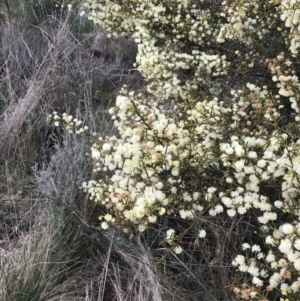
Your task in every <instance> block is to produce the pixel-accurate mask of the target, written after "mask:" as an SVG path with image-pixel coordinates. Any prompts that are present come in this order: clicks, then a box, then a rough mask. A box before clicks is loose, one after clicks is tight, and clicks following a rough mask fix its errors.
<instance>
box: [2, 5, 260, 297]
mask: <svg viewBox="0 0 300 301" xmlns="http://www.w3.org/2000/svg"><path fill="white" fill-rule="evenodd" d="M12 2H15V3H14V4H16V3H17V2H18V1H12ZM12 2H9V3H8V2H5V5H4V6H3V11H4V13H3V15H2V23H1V28H0V30H1V37H0V38H1V45H0V47H1V50H0V63H1V66H0V67H1V68H0V299H1V300H6V301H25V300H28V301H35V300H41V301H42V300H47V301H50V300H53V301H54V300H61V301H63V300H64V301H67V300H70V301H71V300H85V301H96V300H106V301H110V300H111V301H112V300H117V301H127V300H128V301H133V300H136V301H146V300H147V301H150V300H153V301H160V300H161V301H162V300H176V301H177V300H178V301H181V300H182V301H196V300H197V301H200V300H206V301H214V300H215V301H222V300H224V301H227V300H230V299H231V297H232V295H231V292H230V289H229V287H228V285H229V283H230V280H231V279H230V277H231V275H232V268H231V266H230V263H231V260H232V257H231V255H232V254H238V249H236V248H239V246H240V245H241V243H240V242H241V241H244V238H246V237H248V240H251V239H252V236H253V232H254V230H255V226H253V224H254V223H251V220H252V218H251V216H250V215H248V216H244V217H243V218H240V219H238V218H236V219H235V220H234V219H229V218H227V217H226V215H224V216H221V217H219V218H218V219H216V218H214V219H210V218H209V217H207V218H204V219H203V220H202V221H201V222H202V223H205V224H206V229H208V230H207V231H210V233H208V236H209V237H210V239H209V240H207V241H206V242H202V241H200V240H199V241H198V240H196V241H195V240H194V239H193V238H190V239H189V238H185V241H183V242H182V243H183V245H185V250H187V251H186V252H185V254H184V256H182V257H180V258H179V257H177V256H176V255H175V254H173V253H171V252H168V251H166V249H164V246H163V245H159V241H161V237H162V230H166V226H165V225H164V223H161V224H160V225H159V226H157V227H156V228H153V229H149V231H148V232H147V234H138V235H136V236H135V238H130V237H129V236H126V235H124V234H120V233H118V232H117V231H115V230H111V231H108V232H105V233H104V232H103V231H102V230H101V227H100V225H99V222H98V216H99V213H100V212H101V211H103V210H104V209H103V208H101V207H100V206H95V205H94V204H93V203H92V202H91V201H89V199H88V196H87V195H86V194H85V193H84V192H83V191H82V190H80V188H79V187H80V183H81V182H82V181H84V180H86V179H87V178H89V176H90V169H91V168H90V164H91V162H90V160H89V157H88V156H86V152H88V151H89V147H90V142H89V140H88V138H82V137H76V136H74V135H71V134H67V133H65V132H64V131H63V130H62V129H61V130H60V129H56V128H54V127H53V126H52V125H51V124H48V123H47V120H46V116H47V115H48V114H49V113H52V112H53V111H54V110H56V111H59V112H67V113H70V114H72V115H73V116H76V117H77V118H79V119H81V120H84V121H85V122H86V124H87V125H88V126H89V128H90V129H91V131H97V132H100V133H103V134H106V133H107V134H109V133H112V132H113V131H114V129H113V127H112V124H111V122H110V119H109V115H108V114H107V108H108V107H109V106H110V103H113V101H114V97H115V95H116V93H117V91H118V90H119V89H120V87H121V86H122V85H123V84H124V83H126V84H127V85H129V86H131V87H132V88H134V89H142V88H143V80H142V78H141V76H140V75H139V74H137V73H136V72H135V71H134V70H132V63H133V61H134V54H135V45H134V43H133V42H132V41H131V40H129V39H127V38H123V39H118V40H107V39H106V38H104V37H103V36H102V35H101V33H99V30H98V29H95V28H94V27H93V26H92V24H91V23H89V21H88V20H86V19H85V18H80V17H79V16H78V11H76V9H74V10H73V11H71V12H68V10H67V9H64V10H60V9H55V7H54V6H51V5H50V4H49V3H50V2H49V1H48V2H47V1H44V4H43V5H42V6H41V7H39V8H38V9H39V11H38V12H39V14H37V13H36V12H37V8H36V10H33V9H32V8H30V7H29V8H28V7H27V6H24V7H23V6H22V5H21V4H19V5H14V4H13V3H12ZM36 3H37V2H36ZM45 3H46V4H45ZM47 3H48V4H47ZM6 4H7V5H6ZM8 9H9V10H8ZM176 227H178V228H179V229H180V227H181V225H180V224H179V223H178V221H176V220H174V221H173V228H176ZM132 231H134V229H132ZM241 233H242V234H243V237H242V236H241ZM249 242H250V241H249Z"/></svg>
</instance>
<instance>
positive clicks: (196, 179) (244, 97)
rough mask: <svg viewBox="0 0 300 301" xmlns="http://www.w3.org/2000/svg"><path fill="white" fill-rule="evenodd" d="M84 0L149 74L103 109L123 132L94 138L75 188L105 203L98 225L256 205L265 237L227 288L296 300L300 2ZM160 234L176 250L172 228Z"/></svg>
mask: <svg viewBox="0 0 300 301" xmlns="http://www.w3.org/2000/svg"><path fill="white" fill-rule="evenodd" d="M85 2H86V8H87V10H88V11H89V13H90V19H91V20H93V21H94V22H95V23H98V24H100V26H101V27H102V28H103V29H105V30H106V31H107V33H108V36H111V35H114V36H117V35H122V34H130V35H132V36H133V37H134V39H135V41H136V43H137V45H138V55H137V58H136V67H137V69H138V70H139V71H140V72H141V74H142V75H143V76H144V78H145V80H146V82H147V91H145V92H140V93H138V92H134V91H130V89H129V88H128V87H126V86H125V87H123V89H122V90H121V91H120V94H119V96H118V97H117V100H116V106H115V107H114V108H111V109H110V113H111V115H112V118H113V119H114V124H115V127H116V128H117V129H118V133H119V136H118V137H115V136H113V137H100V138H99V139H96V138H95V141H94V144H93V146H92V149H91V157H92V158H93V161H94V172H95V173H96V174H99V177H98V178H97V179H96V180H91V181H89V182H87V183H83V185H82V187H83V189H84V190H86V191H88V192H89V193H90V196H91V199H93V200H94V201H95V202H98V203H101V204H103V205H105V206H106V208H107V209H108V210H109V213H107V214H106V215H104V216H101V217H100V219H101V220H102V223H101V226H102V228H103V229H107V228H109V227H111V226H116V227H118V228H121V229H122V230H123V231H125V232H128V231H129V225H130V224H132V223H133V224H136V225H138V228H139V230H140V231H144V230H145V229H147V227H148V226H149V224H151V223H156V222H157V221H158V219H159V218H160V217H161V216H174V217H178V218H181V219H183V220H187V221H189V222H190V223H191V224H192V223H194V222H195V221H197V220H199V219H200V218H201V216H203V215H210V216H216V215H218V214H220V213H222V212H226V214H227V215H228V216H229V217H233V216H235V215H244V214H245V213H246V212H247V211H249V210H256V211H259V212H261V213H260V216H259V217H258V223H260V224H261V235H262V237H263V238H264V245H263V246H259V245H258V244H255V245H252V246H251V245H249V244H247V243H245V244H243V246H242V248H243V250H244V252H245V255H241V254H236V257H235V259H234V260H233V266H235V267H237V269H238V270H239V271H240V272H242V273H247V274H249V275H250V279H251V281H252V282H251V283H248V284H246V283H244V284H242V285H241V286H238V285H236V286H234V288H233V290H234V292H235V293H236V295H237V298H238V299H243V300H275V299H276V298H280V297H284V296H285V297H284V298H287V299H286V300H297V296H298V294H299V288H300V277H299V272H300V226H299V215H300V210H299V209H300V208H299V192H300V139H299V133H300V131H299V122H300V118H299V99H300V98H299V97H300V84H299V77H298V75H299V69H298V67H297V64H296V61H297V59H299V47H300V3H299V2H297V1H295V0H282V1H281V0H277V1H273V0H269V1H254V2H251V3H249V1H244V0H238V1H229V0H228V1H224V2H223V3H219V2H218V1H216V2H214V3H210V2H209V1H204V0H202V1H193V0H185V1H176V0H171V1H162V0H161V1H158V0H150V1H137V0H128V1H126V2H123V1H120V0H114V1H100V0H98V1H96V0H86V1H85ZM267 39H269V41H270V42H269V43H268V42H266V40H267ZM271 43H274V44H275V45H276V46H277V48H274V49H271V48H270V45H271ZM273 53H274V54H275V55H272V54H273ZM260 70H262V71H263V73H261V71H260ZM258 77H260V79H259V80H258ZM55 118H56V119H55ZM55 118H54V119H55V122H56V123H57V124H56V125H59V124H60V122H61V121H64V122H66V123H67V124H68V126H69V127H70V122H69V120H67V119H68V117H65V118H63V117H62V118H61V119H59V118H60V117H55ZM70 120H71V119H70ZM74 124H75V125H76V124H77V121H76V122H74V121H73V125H71V127H72V126H74ZM77 131H78V130H77ZM80 131H82V130H79V132H80ZM283 218H284V219H285V221H283ZM205 236H206V232H205V229H202V230H200V229H199V237H200V238H204V237H205ZM165 240H166V242H167V243H168V244H169V245H170V246H171V247H172V248H173V251H174V252H175V253H176V254H180V253H181V252H182V251H183V249H182V247H181V246H180V245H179V242H180V241H179V239H178V236H176V233H175V231H174V230H173V229H169V230H168V231H167V233H166V238H165ZM270 298H271V299H270ZM284 298H283V299H282V300H285V299H284Z"/></svg>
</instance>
